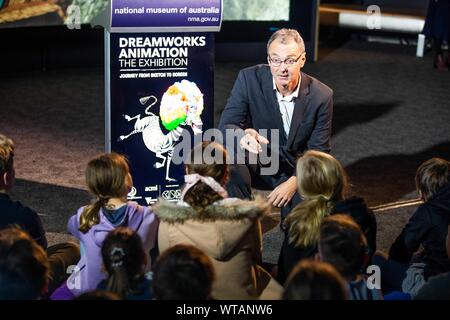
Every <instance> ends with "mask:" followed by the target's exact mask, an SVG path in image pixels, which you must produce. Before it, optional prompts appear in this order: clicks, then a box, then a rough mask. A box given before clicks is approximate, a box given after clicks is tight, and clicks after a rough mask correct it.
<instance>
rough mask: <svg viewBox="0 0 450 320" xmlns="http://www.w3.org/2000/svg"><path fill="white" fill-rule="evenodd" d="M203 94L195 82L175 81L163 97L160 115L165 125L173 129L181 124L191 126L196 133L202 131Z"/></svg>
mask: <svg viewBox="0 0 450 320" xmlns="http://www.w3.org/2000/svg"><path fill="white" fill-rule="evenodd" d="M202 112H203V94H202V92H201V91H200V89H199V88H198V87H197V85H196V84H195V83H194V82H191V81H188V80H182V81H181V82H175V83H174V84H173V85H171V86H170V87H169V88H168V89H167V91H166V92H165V93H164V95H163V97H162V99H161V106H160V110H159V115H160V117H161V121H162V124H163V126H164V127H165V128H166V129H167V130H169V131H172V130H174V129H175V128H177V127H178V126H179V125H180V124H181V125H188V126H191V128H192V130H193V131H194V134H199V133H202V125H203V122H202V119H201V118H200V116H201V114H202Z"/></svg>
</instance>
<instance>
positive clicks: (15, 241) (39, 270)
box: [0, 227, 49, 300]
mask: <svg viewBox="0 0 450 320" xmlns="http://www.w3.org/2000/svg"><path fill="white" fill-rule="evenodd" d="M48 274H49V264H48V260H47V254H46V253H45V251H44V249H42V247H41V246H40V245H38V244H37V243H36V241H35V240H33V239H32V238H31V237H30V236H29V235H28V234H27V233H26V232H24V231H22V230H20V229H19V228H15V227H12V228H7V229H3V230H1V231H0V300H36V299H39V298H42V297H44V296H45V295H46V294H47V291H48Z"/></svg>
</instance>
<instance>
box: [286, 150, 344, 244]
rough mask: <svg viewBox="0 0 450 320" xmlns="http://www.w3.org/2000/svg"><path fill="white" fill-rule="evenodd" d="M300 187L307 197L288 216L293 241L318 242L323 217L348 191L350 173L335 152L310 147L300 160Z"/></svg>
mask: <svg viewBox="0 0 450 320" xmlns="http://www.w3.org/2000/svg"><path fill="white" fill-rule="evenodd" d="M297 188H298V192H299V194H300V196H301V197H302V199H303V201H302V202H301V203H300V204H299V205H298V206H297V207H295V208H294V209H293V210H292V212H291V213H290V214H289V215H288V216H287V218H286V220H285V224H286V225H287V226H288V227H289V241H290V242H291V243H292V242H295V245H296V246H308V245H313V244H316V243H317V241H318V239H319V228H320V224H321V222H322V219H323V218H324V217H325V216H327V215H328V214H329V213H330V212H331V210H332V208H333V205H334V203H335V202H336V201H339V200H342V199H344V197H345V193H346V192H347V188H348V182H347V175H346V174H345V171H344V169H343V168H342V166H341V164H340V163H339V161H337V160H336V159H335V158H334V157H333V156H331V155H329V154H327V153H324V152H320V151H314V150H310V151H307V152H306V153H305V154H304V155H303V156H302V157H301V158H300V159H299V160H298V161H297Z"/></svg>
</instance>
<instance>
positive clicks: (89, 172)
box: [79, 152, 133, 233]
mask: <svg viewBox="0 0 450 320" xmlns="http://www.w3.org/2000/svg"><path fill="white" fill-rule="evenodd" d="M85 175H86V184H87V187H88V188H89V191H90V192H91V193H92V194H93V195H95V196H96V200H95V202H93V203H92V204H90V205H88V206H86V207H85V208H84V210H83V212H82V213H81V216H80V227H79V230H80V231H81V232H83V233H86V232H88V231H89V229H90V228H91V227H92V226H94V225H96V224H98V223H99V210H100V208H102V207H103V206H105V205H106V204H107V203H108V201H109V199H111V198H123V197H126V195H127V194H128V192H129V190H130V188H131V186H132V185H133V181H132V178H131V175H130V169H129V166H128V162H127V160H126V158H125V157H124V156H122V155H120V154H117V153H114V152H112V153H105V154H102V155H100V156H98V157H96V158H94V159H92V160H91V161H89V163H88V165H87V168H86V173H85Z"/></svg>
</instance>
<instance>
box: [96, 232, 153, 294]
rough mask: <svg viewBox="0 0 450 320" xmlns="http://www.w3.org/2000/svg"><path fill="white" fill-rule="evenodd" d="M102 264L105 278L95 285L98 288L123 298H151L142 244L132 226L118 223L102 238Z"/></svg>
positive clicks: (145, 257)
mask: <svg viewBox="0 0 450 320" xmlns="http://www.w3.org/2000/svg"><path fill="white" fill-rule="evenodd" d="M102 258H103V266H104V268H105V270H106V272H107V274H108V278H107V279H106V280H103V281H102V282H100V284H99V285H98V287H97V288H98V289H99V290H105V291H108V292H112V293H114V294H117V295H118V296H119V297H120V298H121V299H123V300H151V299H152V298H153V295H152V292H151V288H150V287H151V282H150V280H148V279H146V278H145V274H144V269H145V265H146V264H147V256H146V255H145V251H144V246H143V245H142V240H141V238H140V237H139V235H138V234H137V233H136V232H134V231H133V230H131V229H129V228H125V227H119V228H117V229H115V230H113V231H111V232H110V233H109V234H108V236H107V237H106V238H105V241H103V246H102Z"/></svg>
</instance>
